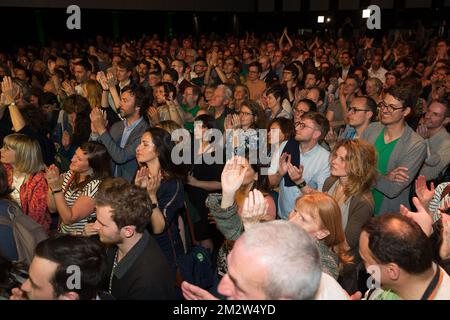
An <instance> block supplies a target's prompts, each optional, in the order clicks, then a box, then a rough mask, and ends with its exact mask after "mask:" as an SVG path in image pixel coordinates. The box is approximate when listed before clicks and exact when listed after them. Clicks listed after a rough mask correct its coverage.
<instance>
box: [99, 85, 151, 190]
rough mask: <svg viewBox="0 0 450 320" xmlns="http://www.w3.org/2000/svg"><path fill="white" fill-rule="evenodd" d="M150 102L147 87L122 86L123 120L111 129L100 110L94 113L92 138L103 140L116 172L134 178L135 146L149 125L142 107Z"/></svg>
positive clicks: (120, 175)
mask: <svg viewBox="0 0 450 320" xmlns="http://www.w3.org/2000/svg"><path fill="white" fill-rule="evenodd" d="M148 104H149V98H148V95H147V93H146V90H145V88H143V87H141V86H135V85H133V86H127V87H125V88H123V89H122V94H121V96H120V104H119V112H120V115H121V116H122V118H123V119H124V120H123V121H120V122H116V123H114V124H113V125H112V127H111V128H110V129H109V130H108V129H107V127H106V121H105V119H104V117H103V114H102V112H101V111H100V109H97V108H95V109H93V110H92V112H91V126H92V133H91V140H95V141H98V142H100V143H102V144H103V145H104V146H105V147H106V149H108V153H109V155H110V156H111V158H112V160H113V175H114V176H115V177H123V178H125V179H127V180H128V181H130V182H131V181H132V180H133V177H134V174H135V173H136V170H137V167H138V164H137V162H136V148H137V146H138V145H139V143H140V141H141V136H142V134H143V133H144V132H145V130H146V129H147V128H148V124H147V122H146V121H145V120H144V119H143V118H142V115H141V110H142V109H143V108H144V107H145V106H147V105H148Z"/></svg>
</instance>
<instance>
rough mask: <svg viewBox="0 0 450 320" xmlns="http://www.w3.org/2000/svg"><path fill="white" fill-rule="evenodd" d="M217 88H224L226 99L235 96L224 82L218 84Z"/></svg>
mask: <svg viewBox="0 0 450 320" xmlns="http://www.w3.org/2000/svg"><path fill="white" fill-rule="evenodd" d="M217 89H222V90H223V98H224V99H228V100H229V99H231V97H232V96H233V91H231V89H230V88H229V87H228V86H226V85H224V84H219V85H218V86H217Z"/></svg>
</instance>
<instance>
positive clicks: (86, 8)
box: [0, 0, 450, 50]
mask: <svg viewBox="0 0 450 320" xmlns="http://www.w3.org/2000/svg"><path fill="white" fill-rule="evenodd" d="M71 4H76V5H78V6H80V8H81V30H69V29H67V27H66V20H67V18H68V17H69V14H67V13H66V7H67V6H68V5H71ZM370 4H378V5H379V6H380V7H381V27H382V30H388V29H392V28H411V27H414V26H415V24H416V22H417V20H418V19H421V20H422V22H423V24H424V25H425V27H427V28H429V27H437V26H438V24H439V23H440V22H441V21H442V20H443V19H446V18H447V17H448V16H449V13H450V0H378V1H371V0H365V1H352V0H282V1H277V0H210V1H207V0H137V1H136V0H135V1H132V0H128V1H126V0H78V1H76V0H68V1H66V0H57V1H55V0H52V1H49V0H35V1H21V2H20V3H18V1H17V0H0V17H1V19H0V27H1V30H2V32H1V34H0V39H1V41H0V48H2V49H3V50H5V49H6V50H14V49H15V48H16V47H17V46H20V45H38V44H47V45H48V44H49V42H50V41H51V40H57V41H58V40H72V39H77V40H89V39H91V38H94V37H95V35H96V34H102V35H104V36H106V37H110V38H113V39H122V38H123V37H128V38H136V37H140V36H141V35H142V33H145V34H147V35H151V34H153V33H158V34H159V35H161V36H163V37H164V36H171V35H189V34H192V35H194V36H195V35H197V34H198V33H207V34H209V33H210V32H215V33H218V34H220V35H223V34H225V33H232V34H235V35H243V34H244V32H245V31H246V30H249V31H255V32H256V33H259V34H260V33H266V32H281V31H282V30H283V28H284V27H285V26H288V27H289V32H290V33H291V34H292V33H293V32H299V33H301V32H302V31H301V30H302V29H314V30H316V29H320V28H329V29H336V30H337V29H338V28H339V27H340V25H341V24H342V22H343V20H344V18H345V17H347V16H349V17H351V18H352V22H353V24H354V25H355V27H359V26H360V25H363V24H365V23H366V20H365V19H362V18H361V10H362V9H364V8H366V7H367V6H368V5H370ZM18 6H20V7H18ZM318 15H325V16H326V17H330V18H331V22H330V23H328V24H325V25H318V24H317V16H318ZM194 16H196V17H197V21H198V28H195V24H194Z"/></svg>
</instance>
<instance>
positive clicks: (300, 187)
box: [297, 180, 306, 189]
mask: <svg viewBox="0 0 450 320" xmlns="http://www.w3.org/2000/svg"><path fill="white" fill-rule="evenodd" d="M305 186H306V181H305V180H303V181H302V182H300V183H299V184H298V185H297V188H299V189H303V188H304V187H305Z"/></svg>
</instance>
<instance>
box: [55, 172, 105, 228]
mask: <svg viewBox="0 0 450 320" xmlns="http://www.w3.org/2000/svg"><path fill="white" fill-rule="evenodd" d="M73 174H74V173H73V172H72V171H67V172H66V173H65V174H64V181H63V184H62V188H63V190H65V192H64V198H65V199H66V203H67V206H68V207H69V208H72V206H73V205H74V204H75V202H76V201H77V200H78V198H79V197H80V196H87V197H90V198H94V197H95V195H96V194H97V191H98V187H99V185H100V180H98V179H96V180H92V181H91V182H89V183H88V184H87V185H86V186H85V187H84V188H83V189H81V190H74V189H73V187H72V186H70V187H69V188H68V187H67V184H68V183H70V181H71V180H72V177H73ZM89 217H95V209H94V211H93V212H92V213H91V214H89V215H88V216H87V217H85V218H83V219H81V220H80V221H77V222H75V223H73V224H71V225H66V224H64V222H61V225H60V227H59V232H61V233H73V234H77V233H81V232H83V229H84V226H85V225H86V223H87V219H88V218H89Z"/></svg>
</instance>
